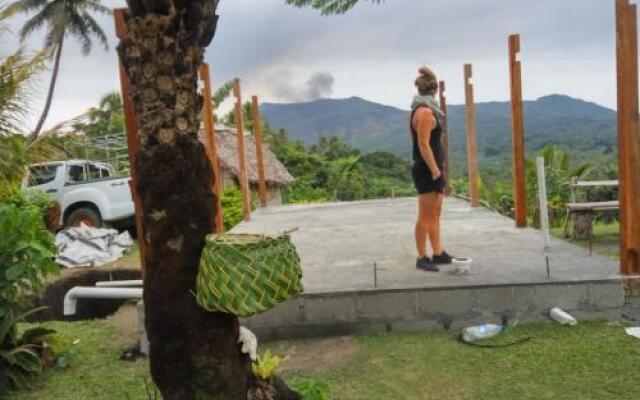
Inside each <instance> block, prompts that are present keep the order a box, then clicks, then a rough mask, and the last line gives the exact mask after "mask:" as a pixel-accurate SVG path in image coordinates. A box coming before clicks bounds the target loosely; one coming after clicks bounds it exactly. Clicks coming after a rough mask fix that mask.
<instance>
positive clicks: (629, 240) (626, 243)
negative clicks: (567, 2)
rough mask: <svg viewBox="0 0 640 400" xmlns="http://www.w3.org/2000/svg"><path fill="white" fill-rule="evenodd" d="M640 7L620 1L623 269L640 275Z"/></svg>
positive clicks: (618, 64)
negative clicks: (639, 71)
mask: <svg viewBox="0 0 640 400" xmlns="http://www.w3.org/2000/svg"><path fill="white" fill-rule="evenodd" d="M637 18H638V17H637V6H636V4H629V0H616V50H617V51H616V53H617V77H618V175H619V191H618V193H619V200H620V268H621V273H622V274H623V275H637V274H640V131H639V128H640V121H639V118H638V31H637V29H638V28H637Z"/></svg>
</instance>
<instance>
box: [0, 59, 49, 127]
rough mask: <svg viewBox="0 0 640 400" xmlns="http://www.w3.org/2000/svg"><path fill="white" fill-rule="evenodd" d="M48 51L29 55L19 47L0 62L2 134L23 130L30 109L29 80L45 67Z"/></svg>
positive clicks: (0, 119) (0, 121)
mask: <svg viewBox="0 0 640 400" xmlns="http://www.w3.org/2000/svg"><path fill="white" fill-rule="evenodd" d="M46 57H47V53H46V52H44V51H41V52H40V53H36V54H35V55H33V56H31V57H29V56H27V55H26V54H25V52H24V50H22V49H19V50H18V51H17V52H15V53H14V54H12V55H10V56H9V57H7V58H5V59H4V60H2V62H0V136H3V135H9V134H16V133H19V132H21V127H22V123H23V117H24V116H25V114H26V113H27V111H28V107H27V103H28V98H29V96H28V93H29V89H30V88H29V85H28V82H29V80H30V79H31V78H32V77H33V76H34V75H35V74H36V73H38V72H40V71H42V70H43V69H44V67H45V59H46Z"/></svg>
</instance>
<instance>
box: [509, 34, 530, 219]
mask: <svg viewBox="0 0 640 400" xmlns="http://www.w3.org/2000/svg"><path fill="white" fill-rule="evenodd" d="M519 52H520V35H511V36H509V77H510V80H511V118H512V121H513V122H512V130H511V132H512V145H513V200H514V202H515V208H516V212H515V220H516V226H517V227H518V228H526V226H527V189H526V186H527V185H526V180H525V166H524V161H525V158H524V157H525V156H524V123H523V117H522V114H523V111H522V69H521V64H520V61H519V60H518V53H519Z"/></svg>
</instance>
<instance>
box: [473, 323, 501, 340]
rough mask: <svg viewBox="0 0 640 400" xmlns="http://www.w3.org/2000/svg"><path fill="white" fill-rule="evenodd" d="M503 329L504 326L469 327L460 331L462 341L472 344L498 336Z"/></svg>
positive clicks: (484, 325)
mask: <svg viewBox="0 0 640 400" xmlns="http://www.w3.org/2000/svg"><path fill="white" fill-rule="evenodd" d="M504 328H505V327H504V326H502V325H496V324H483V325H477V326H471V327H468V328H464V329H463V330H462V340H464V341H465V342H469V343H473V342H477V341H479V340H484V339H490V338H492V337H494V336H498V335H499V334H500V333H501V332H502V331H503V330H504Z"/></svg>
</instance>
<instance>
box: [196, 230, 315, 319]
mask: <svg viewBox="0 0 640 400" xmlns="http://www.w3.org/2000/svg"><path fill="white" fill-rule="evenodd" d="M301 278H302V270H301V269H300V257H299V256H298V253H297V252H296V248H295V247H294V245H293V243H291V238H290V236H289V235H282V236H279V237H275V238H272V237H266V236H260V235H238V234H224V235H209V236H207V242H206V245H205V247H204V249H203V250H202V255H201V257H200V270H199V272H198V277H197V280H196V299H197V301H198V304H200V306H201V307H203V308H204V309H205V310H208V311H212V312H225V313H229V314H234V315H237V316H239V317H250V316H252V315H255V314H259V313H261V312H264V311H267V310H269V309H271V308H273V307H275V306H276V305H278V304H279V303H281V302H283V301H285V300H288V299H289V298H291V296H293V295H295V294H298V293H301V292H302V290H303V288H302V281H301Z"/></svg>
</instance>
